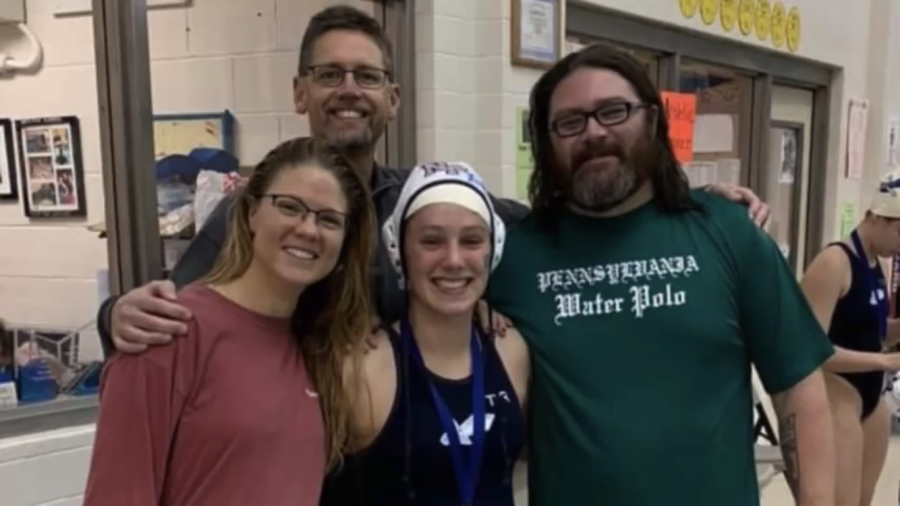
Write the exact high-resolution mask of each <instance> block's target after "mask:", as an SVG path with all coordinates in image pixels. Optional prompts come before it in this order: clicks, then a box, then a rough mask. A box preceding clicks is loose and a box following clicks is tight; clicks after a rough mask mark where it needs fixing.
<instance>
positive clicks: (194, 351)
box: [84, 286, 325, 506]
mask: <svg viewBox="0 0 900 506" xmlns="http://www.w3.org/2000/svg"><path fill="white" fill-rule="evenodd" d="M178 298H179V301H180V302H181V303H182V304H184V305H185V306H186V307H187V308H188V309H190V310H191V312H192V313H193V315H194V319H193V321H192V323H191V324H190V330H189V332H188V335H187V336H184V337H181V338H177V339H175V341H174V343H173V344H171V345H167V346H157V347H153V348H152V349H150V350H149V351H147V352H146V353H143V354H138V355H129V354H125V353H119V354H116V355H115V356H114V357H113V358H112V359H111V360H110V361H109V363H108V364H107V365H106V369H105V370H104V372H103V382H102V385H101V390H100V414H99V419H98V421H97V436H96V441H95V443H94V452H93V458H92V460H91V471H90V476H89V477H88V483H87V491H86V492H85V502H84V504H85V506H231V505H233V506H247V505H257V504H258V505H265V506H315V505H317V504H318V501H319V493H320V490H321V485H322V479H323V477H324V473H325V434H324V428H323V422H322V413H321V411H320V409H319V401H318V395H317V393H316V392H315V391H314V389H313V386H312V384H311V382H310V379H309V377H308V375H307V371H306V367H305V366H304V363H303V357H302V355H301V353H300V350H299V345H298V343H297V340H296V338H295V337H294V336H293V335H292V333H291V331H290V324H289V321H288V320H287V319H278V318H270V317H265V316H262V315H259V314H256V313H253V312H251V311H248V310H247V309H244V308H243V307H241V306H238V305H237V304H234V303H233V302H231V301H229V300H228V299H226V298H225V297H223V296H221V295H220V294H219V293H217V292H215V291H214V290H212V289H210V288H208V287H203V286H193V287H188V288H185V289H184V290H182V291H181V292H180V293H179V296H178Z"/></svg>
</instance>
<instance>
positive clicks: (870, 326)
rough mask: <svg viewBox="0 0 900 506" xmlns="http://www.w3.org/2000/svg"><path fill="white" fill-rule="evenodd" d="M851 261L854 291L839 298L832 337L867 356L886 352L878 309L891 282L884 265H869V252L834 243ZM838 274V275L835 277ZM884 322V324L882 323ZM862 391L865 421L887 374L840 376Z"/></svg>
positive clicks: (876, 372) (866, 373)
mask: <svg viewBox="0 0 900 506" xmlns="http://www.w3.org/2000/svg"><path fill="white" fill-rule="evenodd" d="M831 246H837V247H839V248H841V249H842V250H843V251H844V253H845V254H846V255H847V258H849V259H850V272H851V274H852V280H851V282H850V289H849V290H847V293H846V294H844V296H843V297H841V298H840V299H838V302H837V304H836V305H835V307H834V312H833V313H832V315H831V325H830V326H829V328H828V337H829V338H830V339H831V342H832V343H834V345H835V346H839V347H841V348H844V349H846V350H851V351H860V352H866V353H881V352H882V339H883V335H882V328H883V326H884V325H886V324H887V321H886V317H885V316H882V315H881V314H879V313H880V311H879V310H878V303H879V297H881V300H883V301H886V299H887V296H888V292H887V283H886V281H885V278H884V273H882V272H881V266H880V265H879V264H877V263H876V265H875V266H874V267H872V266H870V265H869V262H868V260H866V257H865V253H861V255H862V256H858V255H857V254H856V252H854V251H853V250H852V249H851V248H850V247H849V246H848V245H846V244H844V243H834V244H832V245H831ZM835 275H837V273H836V274H835ZM882 319H884V320H885V321H884V322H881V321H880V320H882ZM840 376H841V377H843V378H844V379H846V380H847V381H848V382H849V383H850V384H851V385H853V387H854V388H856V390H857V391H858V392H859V395H860V398H861V399H862V413H861V415H862V418H863V419H865V418H867V417H868V416H869V415H870V414H872V411H873V410H874V409H875V408H876V407H877V406H878V401H879V400H880V399H881V394H882V392H883V389H884V372H881V371H873V372H864V373H845V374H840Z"/></svg>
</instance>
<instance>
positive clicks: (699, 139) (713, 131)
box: [694, 114, 734, 153]
mask: <svg viewBox="0 0 900 506" xmlns="http://www.w3.org/2000/svg"><path fill="white" fill-rule="evenodd" d="M733 150H734V118H733V117H732V116H731V115H730V114H698V115H697V116H696V117H695V118H694V153H731V152H732V151H733Z"/></svg>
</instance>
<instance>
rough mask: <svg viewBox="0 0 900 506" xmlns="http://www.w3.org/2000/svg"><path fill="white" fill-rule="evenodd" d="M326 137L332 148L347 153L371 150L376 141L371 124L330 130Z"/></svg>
mask: <svg viewBox="0 0 900 506" xmlns="http://www.w3.org/2000/svg"><path fill="white" fill-rule="evenodd" d="M326 137H327V139H328V142H329V143H330V144H331V145H332V146H334V147H335V148H337V149H340V150H341V151H344V152H347V153H356V152H360V151H366V150H368V149H371V148H372V146H373V145H374V144H375V140H376V137H375V134H374V133H373V129H372V125H371V124H367V125H364V126H360V127H355V128H330V129H329V130H328V134H327V136H326Z"/></svg>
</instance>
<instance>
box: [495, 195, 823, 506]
mask: <svg viewBox="0 0 900 506" xmlns="http://www.w3.org/2000/svg"><path fill="white" fill-rule="evenodd" d="M693 197H694V199H695V200H696V201H697V202H699V203H700V204H701V206H702V207H703V209H704V211H703V212H701V211H689V212H685V213H681V214H665V213H663V212H661V211H660V210H659V209H658V208H657V207H656V206H655V205H653V204H648V205H645V206H643V207H641V208H639V209H637V210H635V211H632V212H630V213H628V214H626V215H623V216H618V217H615V218H607V219H589V218H584V217H580V216H576V215H573V214H570V213H565V214H564V215H563V216H562V217H561V218H560V227H559V234H558V238H557V240H556V241H554V239H553V238H552V237H551V236H549V235H548V234H546V233H544V232H543V231H541V230H539V229H538V227H537V225H536V223H535V221H534V220H533V219H532V218H530V217H529V218H527V219H526V220H525V221H524V222H523V223H521V224H520V225H518V226H516V227H515V228H514V229H512V230H510V232H509V234H508V237H507V243H506V249H505V253H504V260H503V262H502V264H501V265H500V267H499V268H498V270H497V271H496V273H495V274H494V276H493V277H492V279H491V283H490V291H489V294H488V295H489V297H488V300H489V302H490V303H491V304H492V305H493V307H494V308H496V309H497V310H498V311H500V312H502V313H503V314H505V315H507V316H509V317H510V318H511V319H512V320H513V322H514V323H515V324H516V326H517V328H518V329H519V331H520V332H522V334H523V335H524V336H525V338H526V339H527V341H528V342H529V344H530V347H531V353H532V359H533V378H532V388H531V394H530V395H531V422H530V423H531V430H532V437H531V443H530V444H531V448H530V455H531V457H530V462H529V476H530V479H529V488H530V496H531V499H530V502H529V504H530V505H531V506H560V505H566V504H573V505H574V504H578V505H591V506H595V505H596V506H659V505H662V504H665V505H667V506H723V505H727V506H757V505H758V504H759V490H758V483H757V476H756V467H755V463H754V454H753V444H754V440H753V403H752V392H751V389H752V383H751V364H753V365H754V366H755V367H756V369H757V371H758V373H759V375H760V378H761V379H762V381H763V384H764V386H765V387H766V390H767V391H769V392H770V393H777V392H781V391H784V390H786V389H788V388H791V387H792V386H794V385H796V384H797V383H798V382H799V381H800V380H802V379H803V378H805V377H806V376H808V375H809V374H810V373H812V372H813V371H814V370H815V369H816V368H818V367H819V366H821V365H822V363H824V362H825V360H827V359H828V357H830V356H831V354H832V353H833V348H832V346H831V344H830V342H829V340H828V338H827V337H826V336H825V334H824V333H823V331H822V329H821V327H820V326H819V324H818V323H817V322H816V319H815V317H814V316H813V314H812V312H811V311H810V309H809V306H808V305H807V303H806V300H805V299H804V297H803V295H802V293H801V292H800V290H799V288H798V286H797V282H796V280H795V279H794V274H793V273H792V272H791V270H790V268H789V267H788V265H787V263H786V262H785V261H784V258H783V257H782V254H781V252H780V251H779V249H778V247H777V246H776V245H775V244H774V243H773V242H772V241H771V240H770V239H769V237H768V236H767V235H766V234H765V233H764V232H762V231H761V230H759V229H758V228H756V227H755V226H754V224H753V223H752V222H751V220H750V219H749V218H748V217H747V210H746V207H744V206H741V205H738V204H733V203H731V202H727V201H725V200H723V199H721V198H718V197H716V196H712V195H709V194H707V193H706V192H702V191H697V192H694V194H693Z"/></svg>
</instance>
